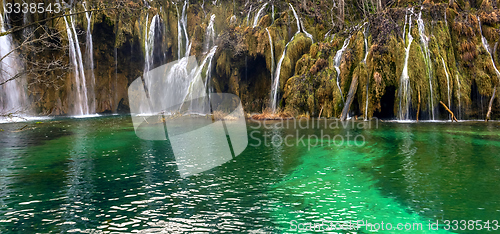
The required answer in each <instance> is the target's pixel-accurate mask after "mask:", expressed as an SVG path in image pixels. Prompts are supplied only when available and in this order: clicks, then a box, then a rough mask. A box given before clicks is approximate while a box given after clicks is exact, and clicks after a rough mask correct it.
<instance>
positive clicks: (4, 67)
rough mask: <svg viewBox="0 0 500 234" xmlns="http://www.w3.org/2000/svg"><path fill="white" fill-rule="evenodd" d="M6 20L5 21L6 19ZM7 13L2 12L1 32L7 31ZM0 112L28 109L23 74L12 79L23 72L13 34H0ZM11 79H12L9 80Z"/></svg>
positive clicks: (11, 112) (7, 112) (8, 112)
mask: <svg viewBox="0 0 500 234" xmlns="http://www.w3.org/2000/svg"><path fill="white" fill-rule="evenodd" d="M4 20H5V21H4ZM8 20H9V19H8V17H7V15H5V17H4V15H2V14H0V21H1V22H0V24H1V32H2V33H4V32H6V31H7V27H8V26H7V25H8ZM0 45H1V46H0V58H3V59H2V60H1V61H0V83H3V82H6V83H4V84H3V85H0V114H19V113H20V112H23V111H26V109H27V107H26V105H27V104H28V103H27V97H26V91H25V86H26V85H25V83H26V82H25V79H24V77H23V76H21V77H19V78H16V79H13V80H10V79H12V78H14V77H15V76H16V75H19V73H20V72H21V69H22V66H21V61H20V60H19V58H18V55H17V53H16V51H14V50H15V48H16V46H15V45H14V42H13V41H12V35H11V34H7V35H4V36H0ZM9 80H10V81H9Z"/></svg>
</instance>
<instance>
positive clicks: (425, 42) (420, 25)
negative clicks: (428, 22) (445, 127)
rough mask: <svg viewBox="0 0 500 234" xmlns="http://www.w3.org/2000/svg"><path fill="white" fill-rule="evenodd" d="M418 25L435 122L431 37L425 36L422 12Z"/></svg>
mask: <svg viewBox="0 0 500 234" xmlns="http://www.w3.org/2000/svg"><path fill="white" fill-rule="evenodd" d="M417 24H418V32H419V34H420V42H421V44H422V54H423V56H424V60H425V64H426V66H427V75H428V77H429V89H430V97H429V98H430V102H429V104H430V110H431V118H432V120H434V91H433V88H432V77H433V75H432V62H431V54H430V51H429V37H427V36H426V35H425V25H424V21H423V20H422V11H420V13H419V14H418V19H417Z"/></svg>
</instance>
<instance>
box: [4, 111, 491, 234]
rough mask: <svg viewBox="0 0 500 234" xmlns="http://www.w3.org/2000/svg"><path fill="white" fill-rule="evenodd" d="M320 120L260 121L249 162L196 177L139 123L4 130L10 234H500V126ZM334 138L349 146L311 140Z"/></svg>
mask: <svg viewBox="0 0 500 234" xmlns="http://www.w3.org/2000/svg"><path fill="white" fill-rule="evenodd" d="M304 121H305V120H304ZM313 121H314V120H309V124H310V125H309V127H307V128H302V127H300V126H293V124H289V125H288V126H287V125H285V124H282V123H283V122H281V123H280V122H268V123H267V125H264V124H262V122H255V121H247V132H248V146H247V147H246V149H245V150H244V151H243V153H241V154H240V155H238V156H237V157H235V158H233V159H231V160H229V161H227V162H226V163H223V164H222V165H220V166H217V167H215V168H212V169H210V170H206V171H203V172H201V173H198V174H196V175H192V176H188V177H181V176H180V175H179V171H178V167H177V164H176V161H175V157H174V154H173V151H172V146H171V144H170V141H169V140H166V141H146V140H142V139H140V138H138V137H137V136H136V135H135V132H134V127H133V125H132V121H131V118H130V116H108V117H97V118H87V119H74V118H60V119H51V120H43V121H41V122H25V123H5V124H0V129H2V130H0V233H49V232H53V233H61V232H64V233H66V232H74V233H183V232H228V233H234V232H245V233H296V232H298V231H300V230H299V227H301V228H306V229H307V228H311V225H305V223H309V224H312V225H313V226H314V224H321V223H332V222H346V223H348V222H349V221H351V222H353V221H359V220H364V222H366V223H371V224H375V223H381V222H384V224H387V223H391V225H392V226H393V228H395V227H396V225H397V224H398V223H401V224H412V225H413V224H415V223H417V224H422V228H423V229H422V230H403V231H396V230H382V229H378V230H377V231H378V233H478V232H480V233H482V232H491V233H495V231H496V230H497V229H498V221H496V220H499V219H500V199H499V196H498V192H500V183H498V180H499V179H500V123H498V122H488V123H485V122H460V123H450V122H421V123H396V122H380V121H379V122H377V123H375V122H374V121H371V122H362V121H360V122H354V123H352V122H349V124H347V126H345V127H344V126H341V127H339V128H331V127H330V126H333V125H332V124H333V123H334V122H335V120H321V121H319V122H320V125H319V126H318V125H317V123H318V122H317V121H315V124H316V125H315V126H314V127H312V123H313ZM287 122H288V123H289V122H292V120H290V121H285V122H284V123H287ZM277 123H279V124H277ZM303 123H305V122H303ZM369 124H371V125H369ZM361 126H365V127H361ZM322 134H323V136H324V135H325V134H329V136H339V137H336V138H334V137H330V139H328V138H327V137H323V138H321V137H317V138H310V137H309V136H322ZM348 134H349V135H352V136H353V137H352V138H350V140H347V138H346V136H347V135H348ZM302 136H305V138H302V139H305V140H304V141H300V139H301V137H302ZM356 136H357V138H355V137H356ZM302 142H304V143H302ZM201 143H202V142H200V144H201ZM200 157H203V155H200ZM446 220H448V221H449V222H451V221H452V220H457V221H460V220H467V221H468V220H481V222H482V226H483V227H484V223H485V222H486V221H488V224H489V227H488V229H489V230H488V229H486V228H484V229H482V230H481V231H478V230H474V231H471V230H470V229H468V228H469V227H466V230H461V229H460V227H461V225H460V223H459V224H458V226H457V228H454V227H453V225H451V226H449V225H448V226H447V225H446V224H445V222H446ZM495 221H496V223H495ZM430 223H431V224H435V223H437V224H438V226H436V227H438V230H429V226H428V225H429V224H430ZM299 224H302V225H299ZM316 227H317V228H319V226H316ZM323 227H325V226H323ZM386 227H387V226H386ZM446 229H449V230H446ZM454 229H455V230H454ZM318 230H319V229H318ZM302 231H303V232H312V231H314V230H308V231H307V230H306V231H304V230H302ZM372 231H373V230H369V229H367V227H366V226H360V227H359V230H358V231H357V233H371V232H372ZM332 232H333V231H332ZM337 232H340V233H346V232H350V231H349V230H338V231H337Z"/></svg>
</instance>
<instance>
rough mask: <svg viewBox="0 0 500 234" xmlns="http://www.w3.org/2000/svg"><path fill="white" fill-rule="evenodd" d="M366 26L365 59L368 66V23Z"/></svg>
mask: <svg viewBox="0 0 500 234" xmlns="http://www.w3.org/2000/svg"><path fill="white" fill-rule="evenodd" d="M365 25H366V27H365V31H363V37H364V39H365V57H364V58H363V63H364V64H366V59H367V58H368V22H366V23H365Z"/></svg>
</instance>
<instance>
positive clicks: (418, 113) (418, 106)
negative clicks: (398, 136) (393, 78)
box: [417, 89, 420, 122]
mask: <svg viewBox="0 0 500 234" xmlns="http://www.w3.org/2000/svg"><path fill="white" fill-rule="evenodd" d="M419 115H420V89H418V105H417V122H418V116H419Z"/></svg>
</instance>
